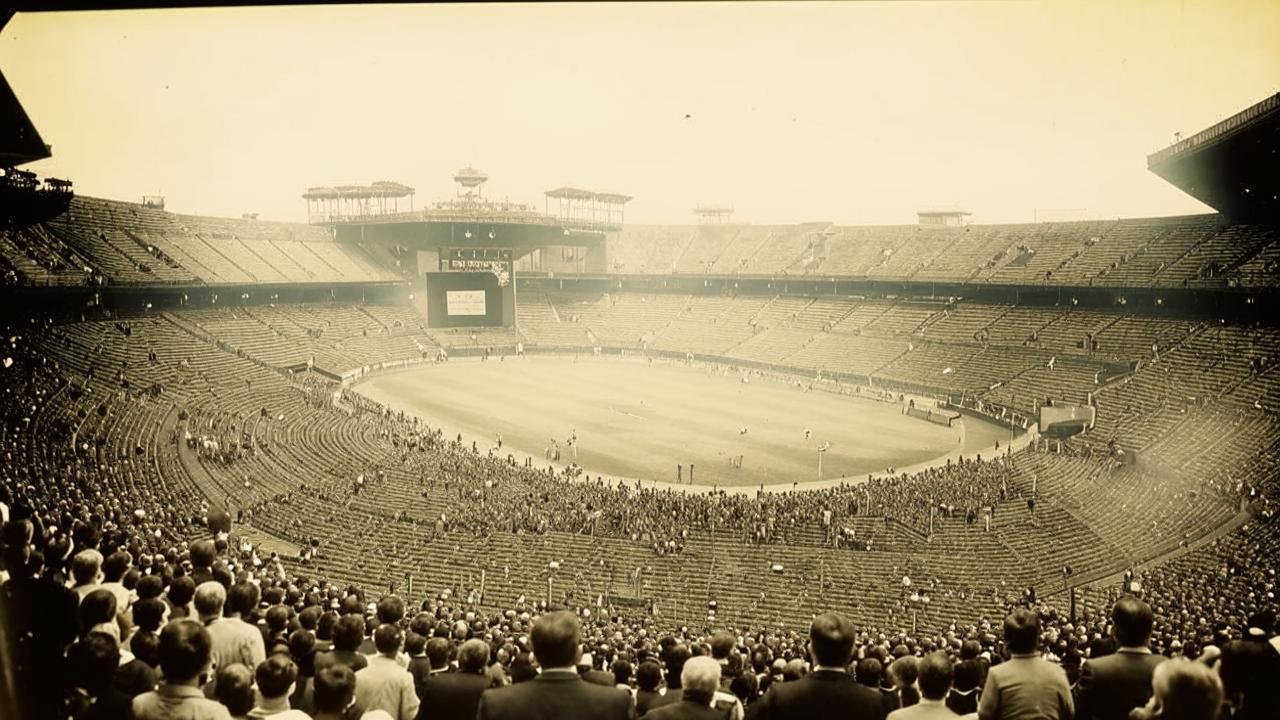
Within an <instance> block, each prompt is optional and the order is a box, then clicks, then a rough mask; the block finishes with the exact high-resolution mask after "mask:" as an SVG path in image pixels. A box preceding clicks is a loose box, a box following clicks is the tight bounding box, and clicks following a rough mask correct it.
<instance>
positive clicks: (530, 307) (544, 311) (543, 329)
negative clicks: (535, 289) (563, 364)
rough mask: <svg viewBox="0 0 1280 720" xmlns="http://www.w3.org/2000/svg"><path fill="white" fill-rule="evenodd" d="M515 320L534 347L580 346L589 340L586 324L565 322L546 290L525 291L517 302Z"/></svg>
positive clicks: (527, 340)
mask: <svg viewBox="0 0 1280 720" xmlns="http://www.w3.org/2000/svg"><path fill="white" fill-rule="evenodd" d="M516 324H517V325H518V326H519V328H520V334H521V335H523V336H524V338H525V341H526V342H528V343H529V345H530V346H532V347H581V346H583V345H587V344H589V342H588V338H587V329H586V326H585V325H583V324H581V323H578V322H572V320H571V321H570V322H562V319H561V318H560V316H559V315H557V314H556V310H555V308H554V307H553V306H552V305H551V303H550V302H549V301H548V300H547V296H546V294H545V293H522V294H521V295H520V302H519V303H518V304H517V305H516Z"/></svg>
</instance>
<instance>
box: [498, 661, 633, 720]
mask: <svg viewBox="0 0 1280 720" xmlns="http://www.w3.org/2000/svg"><path fill="white" fill-rule="evenodd" d="M633 717H635V712H634V711H633V710H632V707H631V693H629V692H627V691H625V690H619V689H618V688H613V687H604V686H602V685H596V684H594V683H589V682H586V681H584V680H583V679H582V678H580V677H578V673H576V672H565V671H551V672H543V673H542V674H541V675H539V676H538V677H536V678H534V679H533V680H530V681H529V682H522V683H517V684H515V685H508V686H506V687H500V688H492V689H489V690H486V691H485V692H484V694H483V695H481V696H480V708H479V710H478V711H477V713H476V720H516V719H519V720H526V719H527V720H560V719H561V718H574V720H630V718H633Z"/></svg>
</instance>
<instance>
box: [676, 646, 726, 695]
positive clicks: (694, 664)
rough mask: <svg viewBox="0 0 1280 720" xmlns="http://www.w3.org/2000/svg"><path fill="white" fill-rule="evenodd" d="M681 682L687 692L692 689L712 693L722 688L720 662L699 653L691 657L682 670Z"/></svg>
mask: <svg viewBox="0 0 1280 720" xmlns="http://www.w3.org/2000/svg"><path fill="white" fill-rule="evenodd" d="M680 684H681V685H682V686H683V687H684V691H685V693H688V692H690V691H693V692H699V693H703V694H705V695H711V694H713V693H715V691H716V690H718V689H719V688H720V663H718V662H716V661H715V659H714V658H711V657H708V656H706V655H699V656H698V657H695V658H689V661H688V662H686V663H685V664H684V669H683V670H681V671H680Z"/></svg>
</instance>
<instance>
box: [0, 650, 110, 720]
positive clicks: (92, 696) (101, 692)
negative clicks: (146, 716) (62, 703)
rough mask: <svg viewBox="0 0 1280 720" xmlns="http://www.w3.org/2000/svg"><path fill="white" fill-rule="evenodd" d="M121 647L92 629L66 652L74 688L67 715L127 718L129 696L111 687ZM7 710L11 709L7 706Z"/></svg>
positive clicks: (92, 719)
mask: <svg viewBox="0 0 1280 720" xmlns="http://www.w3.org/2000/svg"><path fill="white" fill-rule="evenodd" d="M119 664H120V650H119V647H118V646H117V645H116V641H115V638H113V637H111V636H110V635H108V634H106V633H100V632H91V633H89V634H88V635H86V636H85V638H84V639H83V640H81V641H80V642H78V643H76V644H75V645H72V646H71V649H70V650H68V651H67V670H68V671H69V673H70V676H71V683H70V684H71V686H72V688H73V690H72V695H71V698H70V702H69V703H68V707H67V711H68V714H69V715H70V716H71V717H73V718H75V720H114V719H115V718H127V717H129V716H130V714H131V712H132V710H131V709H130V704H131V702H132V700H133V699H132V698H131V697H129V696H128V695H126V694H125V693H123V692H120V691H119V690H117V689H116V688H115V687H114V684H113V679H114V678H115V673H116V667H117V666H118V665H119ZM9 710H13V708H12V707H9Z"/></svg>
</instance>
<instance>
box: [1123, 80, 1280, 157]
mask: <svg viewBox="0 0 1280 720" xmlns="http://www.w3.org/2000/svg"><path fill="white" fill-rule="evenodd" d="M1276 108H1280V93H1276V94H1275V95H1272V96H1271V97H1269V98H1267V99H1266V100H1263V101H1262V102H1260V103H1258V104H1257V105H1254V106H1253V107H1251V108H1246V109H1245V110H1243V111H1241V112H1238V113H1236V114H1235V115H1232V116H1231V117H1229V118H1227V119H1226V120H1223V121H1222V122H1219V123H1217V124H1216V125H1213V126H1211V127H1208V128H1206V129H1204V130H1201V131H1200V132H1198V133H1196V134H1195V135H1192V136H1191V137H1189V138H1187V139H1186V140H1182V141H1180V142H1177V143H1175V144H1173V145H1170V146H1169V147H1167V148H1165V149H1164V150H1160V151H1158V152H1155V153H1153V154H1151V155H1149V156H1147V167H1148V168H1150V167H1152V166H1154V165H1159V164H1160V163H1162V162H1164V161H1165V160H1168V159H1169V158H1171V157H1173V156H1174V155H1179V154H1181V153H1184V152H1186V151H1187V150H1190V149H1191V148H1194V147H1196V146H1198V145H1202V144H1204V143H1206V142H1208V141H1210V140H1213V139H1215V138H1218V137H1221V136H1222V135H1225V134H1226V133H1229V132H1231V131H1232V130H1235V129H1236V128H1238V127H1240V126H1241V125H1244V124H1245V123H1247V122H1250V121H1251V120H1254V119H1255V118H1258V117H1260V116H1262V115H1265V114H1267V113H1269V112H1271V111H1272V110H1275V109H1276Z"/></svg>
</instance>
